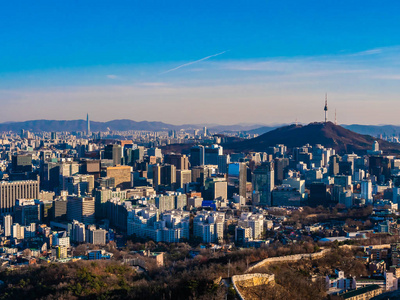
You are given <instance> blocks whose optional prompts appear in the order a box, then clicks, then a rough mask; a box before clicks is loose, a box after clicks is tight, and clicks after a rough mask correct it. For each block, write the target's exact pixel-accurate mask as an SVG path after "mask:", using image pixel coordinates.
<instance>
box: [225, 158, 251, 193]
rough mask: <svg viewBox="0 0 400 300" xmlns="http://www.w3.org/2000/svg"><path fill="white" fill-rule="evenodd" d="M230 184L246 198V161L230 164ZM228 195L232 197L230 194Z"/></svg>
mask: <svg viewBox="0 0 400 300" xmlns="http://www.w3.org/2000/svg"><path fill="white" fill-rule="evenodd" d="M228 185H229V186H231V187H234V189H235V190H236V191H235V192H236V193H237V194H239V195H240V196H242V197H244V198H246V185H247V166H246V164H245V163H242V162H240V163H231V164H229V166H228ZM231 190H232V189H231ZM228 197H230V195H228Z"/></svg>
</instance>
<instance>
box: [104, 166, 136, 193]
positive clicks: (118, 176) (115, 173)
mask: <svg viewBox="0 0 400 300" xmlns="http://www.w3.org/2000/svg"><path fill="white" fill-rule="evenodd" d="M131 172H132V167H130V166H116V167H108V168H107V177H113V178H114V179H115V187H117V188H121V189H129V188H131V187H132V178H131Z"/></svg>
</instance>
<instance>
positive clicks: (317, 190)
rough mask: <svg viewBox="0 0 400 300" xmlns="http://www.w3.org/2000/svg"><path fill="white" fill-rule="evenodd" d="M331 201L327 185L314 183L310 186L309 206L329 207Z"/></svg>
mask: <svg viewBox="0 0 400 300" xmlns="http://www.w3.org/2000/svg"><path fill="white" fill-rule="evenodd" d="M330 200H331V199H330V194H329V193H328V191H327V186H326V184H325V183H323V182H314V183H312V184H311V185H310V197H309V199H308V202H309V206H311V207H317V206H319V205H322V206H329V204H330Z"/></svg>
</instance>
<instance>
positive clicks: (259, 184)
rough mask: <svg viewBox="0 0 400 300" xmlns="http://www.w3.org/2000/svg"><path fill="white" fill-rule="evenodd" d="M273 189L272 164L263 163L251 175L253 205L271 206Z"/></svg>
mask: <svg viewBox="0 0 400 300" xmlns="http://www.w3.org/2000/svg"><path fill="white" fill-rule="evenodd" d="M273 189H274V166H273V163H272V162H265V163H263V164H261V165H260V166H259V167H257V169H255V170H254V173H253V204H258V205H267V206H271V204H272V203H271V192H272V190H273ZM254 195H255V197H254ZM254 200H256V201H254Z"/></svg>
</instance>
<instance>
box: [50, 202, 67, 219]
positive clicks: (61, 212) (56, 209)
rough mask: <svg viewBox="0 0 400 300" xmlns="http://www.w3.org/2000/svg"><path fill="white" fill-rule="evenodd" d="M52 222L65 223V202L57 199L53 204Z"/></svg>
mask: <svg viewBox="0 0 400 300" xmlns="http://www.w3.org/2000/svg"><path fill="white" fill-rule="evenodd" d="M52 210H53V216H52V217H53V220H56V221H66V220H67V200H63V199H57V200H54V203H53V208H52Z"/></svg>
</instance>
